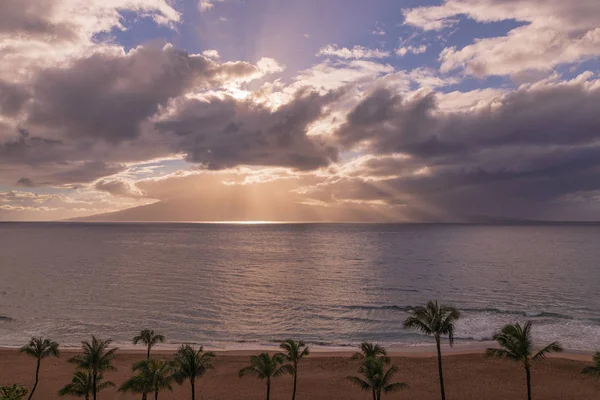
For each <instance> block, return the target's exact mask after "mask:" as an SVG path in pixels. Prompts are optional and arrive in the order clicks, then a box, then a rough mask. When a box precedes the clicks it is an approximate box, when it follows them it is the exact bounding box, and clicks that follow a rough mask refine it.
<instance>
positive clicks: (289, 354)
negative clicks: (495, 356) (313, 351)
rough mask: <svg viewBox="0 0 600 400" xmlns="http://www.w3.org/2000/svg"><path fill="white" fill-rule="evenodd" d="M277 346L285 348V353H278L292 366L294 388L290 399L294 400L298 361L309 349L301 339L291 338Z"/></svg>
mask: <svg viewBox="0 0 600 400" xmlns="http://www.w3.org/2000/svg"><path fill="white" fill-rule="evenodd" d="M279 347H280V348H281V349H282V350H285V353H280V354H281V355H282V356H283V357H284V358H285V359H286V360H287V361H289V362H291V363H292V364H291V365H292V368H294V372H293V374H294V389H293V391H292V400H296V383H297V379H298V363H299V362H300V360H302V359H303V358H304V357H305V356H308V354H309V350H308V347H307V346H306V344H305V343H304V342H303V341H299V342H295V341H294V340H292V339H288V340H286V341H284V342H282V343H281V344H280V345H279Z"/></svg>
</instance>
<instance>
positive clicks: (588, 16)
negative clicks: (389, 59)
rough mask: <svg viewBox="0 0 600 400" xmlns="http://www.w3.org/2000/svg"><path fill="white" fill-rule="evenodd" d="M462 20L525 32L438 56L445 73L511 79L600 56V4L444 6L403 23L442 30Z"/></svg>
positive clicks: (461, 1) (500, 0)
mask: <svg viewBox="0 0 600 400" xmlns="http://www.w3.org/2000/svg"><path fill="white" fill-rule="evenodd" d="M462 15H465V16H467V17H468V18H471V19H473V20H475V21H477V22H481V23H489V22H498V21H505V20H516V21H518V22H521V23H523V24H524V25H523V26H519V27H516V28H514V29H512V30H511V31H510V32H508V34H506V35H504V36H498V37H491V38H483V39H477V40H475V42H474V43H473V44H470V45H467V46H465V47H463V48H456V47H449V48H446V49H445V50H444V51H443V52H442V53H441V54H440V61H441V70H442V71H443V72H444V71H446V72H447V71H451V70H456V69H464V70H465V71H466V72H467V73H469V74H473V75H478V76H485V75H511V74H519V73H522V72H523V71H528V70H551V69H552V68H553V67H554V66H556V65H559V64H564V63H574V62H579V61H582V60H585V59H589V58H592V57H596V56H598V55H600V27H599V26H598V21H600V2H598V1H596V0H579V1H577V2H576V3H573V2H565V1H561V0H518V1H517V0H446V1H445V2H444V3H443V4H442V5H441V6H433V7H419V8H415V9H411V10H405V23H406V24H409V25H413V26H417V27H420V28H422V29H425V30H439V29H443V28H446V27H449V26H452V25H455V24H457V23H458V21H459V19H460V17H461V16H462Z"/></svg>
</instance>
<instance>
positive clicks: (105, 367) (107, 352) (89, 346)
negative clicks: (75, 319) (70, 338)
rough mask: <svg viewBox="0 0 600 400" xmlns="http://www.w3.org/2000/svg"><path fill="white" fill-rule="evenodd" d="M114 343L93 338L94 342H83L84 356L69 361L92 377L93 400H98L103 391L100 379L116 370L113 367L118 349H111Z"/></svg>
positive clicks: (77, 356)
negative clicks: (100, 392) (107, 372)
mask: <svg viewBox="0 0 600 400" xmlns="http://www.w3.org/2000/svg"><path fill="white" fill-rule="evenodd" d="M111 343H112V341H111V340H110V339H108V340H100V339H97V338H96V337H95V336H92V342H91V343H90V342H88V341H84V342H81V347H82V349H83V353H82V354H78V355H76V356H75V357H72V358H70V359H69V362H70V363H73V364H77V368H79V369H81V370H84V371H88V372H89V373H90V374H91V375H92V399H93V400H96V397H97V395H98V392H99V391H100V390H101V389H102V388H101V387H100V385H99V384H98V383H99V379H98V378H99V377H100V376H101V375H102V373H103V372H105V371H114V370H115V369H116V368H115V367H114V366H113V365H112V361H113V360H114V358H115V352H116V351H117V349H116V348H112V349H109V348H108V347H109V346H110V344H111Z"/></svg>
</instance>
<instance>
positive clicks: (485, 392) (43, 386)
mask: <svg viewBox="0 0 600 400" xmlns="http://www.w3.org/2000/svg"><path fill="white" fill-rule="evenodd" d="M258 352H259V350H256V351H250V350H243V351H242V350H239V351H238V350H236V351H218V352H217V358H216V362H215V370H214V371H209V372H208V373H207V374H206V375H205V376H204V377H202V378H201V379H200V380H199V382H198V384H197V397H196V398H197V399H204V400H208V399H244V400H255V399H256V400H259V399H264V398H265V384H264V382H262V381H259V380H258V379H255V378H251V377H245V378H241V379H240V378H239V377H238V371H239V370H240V369H241V368H243V367H245V366H247V365H248V358H249V356H250V355H251V354H257V353H258ZM76 353H77V350H75V349H69V350H63V351H62V352H61V357H60V358H59V359H54V358H50V359H45V360H43V362H42V367H41V371H40V383H39V385H38V389H37V390H36V394H35V395H34V399H40V400H41V399H44V400H52V399H59V398H60V397H59V396H58V394H57V392H58V390H59V389H60V388H61V387H62V386H64V385H65V384H67V383H68V382H70V379H71V375H72V373H73V371H74V366H73V365H71V364H69V363H67V359H68V358H69V357H71V356H72V355H74V354H76ZM172 354H173V351H172V350H157V351H154V352H153V356H154V357H155V358H163V357H164V358H169V357H170V356H172ZM390 354H391V356H392V362H393V363H394V364H396V365H397V366H398V367H399V369H400V371H399V373H398V374H397V376H396V380H398V381H402V382H406V383H408V384H409V385H410V388H409V389H406V390H404V391H401V392H398V393H392V394H388V395H384V398H389V399H412V400H430V399H431V400H434V399H439V397H440V394H439V386H438V376H437V361H436V357H435V353H433V352H431V351H430V350H429V349H425V350H414V349H413V350H402V351H392V352H390ZM351 355H352V352H351V351H318V352H314V353H313V354H312V355H311V356H310V357H308V358H306V359H305V360H303V361H302V363H301V364H300V366H299V368H298V370H299V375H298V394H297V399H299V400H302V399H313V400H315V399H322V400H326V399H347V400H366V399H370V394H369V393H366V392H361V391H360V390H359V389H358V388H356V387H354V386H352V385H351V384H350V383H349V382H348V381H347V380H346V379H345V377H346V376H347V375H354V374H355V373H356V369H357V364H356V361H351V360H350V359H349V358H350V356H351ZM144 357H145V353H144V350H141V349H140V350H122V351H119V352H118V356H117V358H116V360H115V362H114V365H115V367H116V368H117V371H114V372H109V373H107V374H106V377H107V379H109V380H112V381H114V382H115V383H116V384H117V385H120V384H121V383H123V382H124V381H125V380H126V379H127V378H129V377H130V376H131V364H132V363H133V362H135V361H138V360H141V359H143V358H144ZM590 360H591V355H589V354H581V353H572V354H571V353H564V354H561V355H559V356H553V357H551V358H549V359H547V360H545V361H542V362H539V363H536V364H535V365H534V366H533V370H532V388H533V396H534V398H537V399H540V400H541V399H543V400H567V399H569V400H572V399H577V400H584V399H596V398H598V395H599V394H600V380H597V379H593V378H589V377H585V376H582V375H580V371H581V369H582V368H583V367H584V366H586V365H588V364H590ZM443 361H444V379H445V385H446V395H447V398H448V399H450V400H451V399H456V400H483V399H486V400H506V399H524V398H526V389H525V374H524V372H523V369H522V368H521V367H520V366H519V365H517V364H515V363H513V362H510V361H506V360H497V359H489V358H485V357H484V354H483V352H482V351H481V350H480V349H479V350H465V351H454V352H450V353H448V354H447V355H446V356H444V360H443ZM34 371H35V360H34V359H32V358H30V357H27V356H24V355H22V354H20V353H19V352H18V351H17V350H15V349H2V350H0V383H2V384H8V383H10V384H12V383H18V384H23V385H27V386H29V387H31V385H32V384H33V377H34ZM173 389H174V390H173V392H168V391H165V392H161V393H160V395H159V399H163V400H175V399H187V398H189V397H190V394H189V383H187V382H186V383H184V385H182V386H179V385H177V384H174V387H173ZM291 391H292V378H291V377H290V376H284V377H280V378H277V379H276V380H275V381H274V382H273V384H272V393H271V399H275V400H277V399H288V398H291ZM98 398H99V399H117V400H121V399H122V400H126V399H139V398H140V396H139V395H133V394H122V393H118V392H117V391H116V390H115V389H107V390H105V391H103V392H101V393H100V395H99V397H98Z"/></svg>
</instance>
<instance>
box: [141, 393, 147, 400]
mask: <svg viewBox="0 0 600 400" xmlns="http://www.w3.org/2000/svg"><path fill="white" fill-rule="evenodd" d="M147 398H148V394H147V393H146V392H144V393H142V400H146V399H147Z"/></svg>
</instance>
